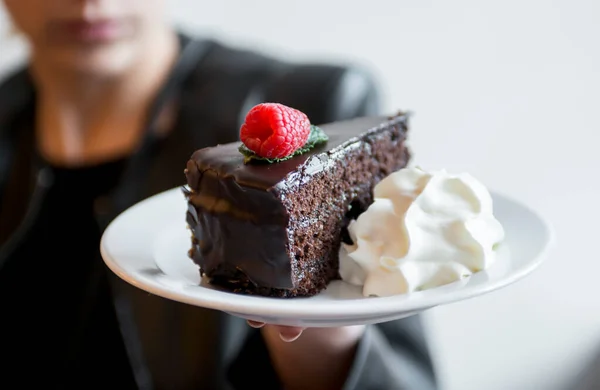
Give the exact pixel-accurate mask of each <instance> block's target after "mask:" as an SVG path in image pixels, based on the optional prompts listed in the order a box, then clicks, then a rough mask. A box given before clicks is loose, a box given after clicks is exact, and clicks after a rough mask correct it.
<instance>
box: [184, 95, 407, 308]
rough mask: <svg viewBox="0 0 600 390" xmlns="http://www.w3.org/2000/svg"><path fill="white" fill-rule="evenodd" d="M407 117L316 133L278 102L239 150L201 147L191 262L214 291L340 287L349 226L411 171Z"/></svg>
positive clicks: (190, 174) (264, 109)
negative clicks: (380, 189) (395, 178)
mask: <svg viewBox="0 0 600 390" xmlns="http://www.w3.org/2000/svg"><path fill="white" fill-rule="evenodd" d="M407 131H408V115H407V114H405V113H399V114H397V115H395V116H393V117H383V116H382V117H365V118H357V119H352V120H348V121H342V122H336V123H330V124H324V125H320V126H319V127H317V126H314V125H312V124H311V123H310V120H309V118H307V116H306V115H305V114H304V113H302V112H300V111H298V110H295V109H293V108H290V107H286V106H283V105H281V104H277V103H263V104H259V105H258V106H256V107H254V108H252V109H251V110H250V111H249V113H248V115H247V117H246V120H245V123H244V124H243V126H242V128H241V130H240V139H241V142H234V143H230V144H224V145H217V146H214V147H209V148H204V149H200V150H198V151H196V152H194V153H193V155H192V156H191V158H190V159H189V161H188V163H187V166H186V169H185V175H186V179H187V188H186V189H185V190H184V192H185V196H186V199H187V202H188V212H187V223H188V226H189V227H190V230H191V232H192V247H191V249H190V251H189V255H190V257H191V258H192V259H193V261H194V262H195V263H196V264H198V266H199V267H200V272H201V274H202V275H203V276H204V277H206V278H207V279H208V280H209V282H210V283H211V284H213V285H216V286H220V287H222V288H225V289H227V290H229V291H233V292H237V293H245V294H256V295H262V296H273V297H299V296H312V295H315V294H317V293H319V292H320V291H322V290H323V289H324V288H326V287H327V285H328V283H329V282H331V281H332V280H334V279H339V278H340V275H339V252H340V248H341V243H342V240H343V239H344V238H345V239H346V240H347V242H348V243H350V241H349V239H348V237H344V235H346V236H347V233H346V234H345V227H346V226H347V225H348V223H349V221H350V220H352V219H354V218H355V217H356V216H358V215H359V214H361V213H362V212H363V211H364V210H366V209H367V207H368V206H369V205H370V204H371V203H372V201H373V187H374V186H375V185H376V184H377V183H378V182H380V181H381V180H382V179H383V178H384V177H386V176H388V175H389V174H391V173H392V172H395V171H397V170H398V169H400V168H403V167H405V166H406V165H407V163H408V161H409V157H410V153H409V150H408V149H407V147H406V145H405V140H406V135H407Z"/></svg>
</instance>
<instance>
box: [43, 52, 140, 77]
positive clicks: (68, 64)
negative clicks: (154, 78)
mask: <svg viewBox="0 0 600 390" xmlns="http://www.w3.org/2000/svg"><path fill="white" fill-rule="evenodd" d="M131 46H132V45H128V44H118V45H104V46H100V45H98V46H94V47H79V48H76V47H69V48H53V49H52V53H45V54H46V55H44V56H40V58H39V59H40V60H42V61H41V62H43V63H44V64H46V65H50V66H53V67H56V68H57V69H61V70H65V71H69V72H73V73H74V74H83V75H88V76H95V77H114V76H118V75H121V74H123V73H125V72H127V71H128V70H130V69H131V68H132V67H133V66H135V63H136V60H137V57H138V56H137V54H136V52H137V51H136V50H135V49H134V48H133V47H131Z"/></svg>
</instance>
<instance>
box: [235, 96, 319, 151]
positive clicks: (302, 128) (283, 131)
mask: <svg viewBox="0 0 600 390" xmlns="http://www.w3.org/2000/svg"><path fill="white" fill-rule="evenodd" d="M309 135H310V121H309V120H308V117H307V116H306V114H304V113H303V112H301V111H298V110H296V109H294V108H290V107H287V106H284V105H283V104H279V103H262V104H259V105H256V106H254V107H253V108H252V109H251V110H250V111H249V112H248V115H246V120H245V122H244V124H243V125H242V128H241V130H240V138H241V140H242V142H243V143H244V145H246V147H247V148H248V149H250V150H252V151H253V152H254V153H256V154H257V155H258V156H260V157H264V158H271V159H274V158H283V157H286V156H289V155H290V154H292V153H294V152H295V151H296V150H298V149H299V148H301V147H302V146H303V145H304V144H305V143H306V141H307V140H308V136H309Z"/></svg>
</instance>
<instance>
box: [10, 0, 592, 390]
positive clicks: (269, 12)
mask: <svg viewBox="0 0 600 390" xmlns="http://www.w3.org/2000/svg"><path fill="white" fill-rule="evenodd" d="M171 3H172V7H171V8H172V11H173V17H174V20H175V21H176V22H178V23H181V24H182V25H184V26H186V28H187V30H188V31H191V32H194V33H197V34H210V35H212V36H214V37H216V38H218V39H221V40H223V41H225V42H227V43H231V44H235V45H240V46H248V47H251V48H254V49H260V50H263V51H265V52H266V53H272V54H273V55H277V56H280V57H284V58H289V59H293V60H298V61H300V60H319V61H355V62H357V63H360V64H363V65H366V66H369V67H370V68H371V69H372V70H373V71H374V72H376V74H377V76H378V77H379V79H380V81H381V84H382V89H383V91H384V94H385V109H386V111H388V112H393V111H395V110H396V109H400V108H402V109H410V110H412V111H414V112H415V117H414V120H413V124H412V132H411V135H410V136H411V145H412V148H413V150H414V151H415V161H416V162H418V163H419V164H420V165H421V166H423V167H425V168H433V169H437V168H442V167H445V168H447V169H448V170H450V171H470V172H471V173H472V174H474V175H475V176H476V177H478V178H480V179H481V180H482V181H484V183H485V184H487V185H488V186H489V187H491V188H492V189H498V190H500V191H502V192H504V193H507V194H509V195H513V196H515V197H517V198H520V199H522V200H523V201H525V202H527V203H529V204H531V205H532V206H534V207H535V208H537V209H538V210H539V211H540V212H542V213H543V214H544V215H545V216H546V217H547V218H548V219H549V220H550V221H551V222H552V224H553V226H554V229H555V232H556V238H557V242H556V245H555V246H554V250H553V251H552V252H551V255H550V257H549V258H548V259H547V261H546V262H545V264H544V265H543V266H542V267H541V268H540V269H539V270H537V271H536V272H534V274H532V275H530V276H529V277H527V278H526V279H524V280H522V281H520V282H518V283H517V284H515V285H513V286H510V287H508V288H505V289H503V290H500V291H497V292H494V293H491V294H489V295H486V296H483V297H480V298H476V299H472V300H469V301H465V302H462V303H456V304H452V305H448V306H446V307H439V308H435V309H432V310H431V311H430V312H428V313H427V316H426V318H427V326H428V329H429V332H430V336H431V341H432V343H433V346H434V353H435V358H436V361H437V364H438V367H439V370H440V376H441V379H442V383H443V389H444V390H507V389H508V390H521V389H522V390H537V389H543V390H553V389H571V388H573V386H572V383H573V381H574V380H575V379H576V378H577V376H578V373H579V372H580V371H581V369H583V368H584V367H585V366H586V365H587V364H589V362H590V360H591V358H592V357H593V356H594V355H595V354H596V353H598V352H600V258H599V255H598V244H599V243H600V237H599V234H600V228H599V225H598V222H599V221H600V207H599V206H598V204H599V202H600V175H599V173H598V172H599V168H600V155H599V154H598V149H599V148H600V135H599V134H600V110H599V109H598V108H599V107H600V92H599V91H600V45H599V41H600V2H598V1H593V0H589V1H566V0H565V1H534V0H529V1H514V0H510V1H502V2H500V1H497V2H490V1H487V2H482V1H468V0H455V1H446V2H444V1H425V0H423V1H416V0H414V1H394V0H370V1H359V0H346V1H341V0H339V1H338V0H303V1H297V2H292V1H281V0H253V1H249V0H219V1H193V0H187V1H184V0H179V1H171ZM492 3H493V4H492ZM0 14H2V11H1V10H0ZM0 16H2V15H0ZM0 19H1V18H0ZM6 25H7V23H6V21H1V20H0V29H2V30H5V29H4V27H5V26H6ZM23 53H24V51H23V47H22V46H21V45H20V43H19V42H18V41H15V40H8V38H6V37H2V38H0V71H1V70H2V69H6V68H7V67H8V66H11V65H13V64H14V63H16V62H17V61H18V60H19V58H21V56H22V54H23ZM598 369H599V370H600V367H598ZM598 386H599V388H600V384H599V385H598Z"/></svg>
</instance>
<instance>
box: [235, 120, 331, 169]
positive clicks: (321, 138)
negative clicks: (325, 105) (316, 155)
mask: <svg viewBox="0 0 600 390" xmlns="http://www.w3.org/2000/svg"><path fill="white" fill-rule="evenodd" d="M328 140H329V137H328V136H327V134H325V132H324V131H323V130H322V129H321V128H319V127H317V126H314V125H310V134H309V135H308V139H307V140H306V143H305V144H304V145H303V146H302V147H301V148H299V149H298V150H296V151H295V152H294V153H292V154H290V155H288V156H285V157H282V158H265V157H260V156H258V155H256V153H254V152H253V151H251V150H250V149H248V148H247V147H246V145H244V144H241V145H240V147H239V151H240V153H242V154H243V155H244V164H248V163H251V162H263V163H268V164H273V163H277V162H281V161H285V160H289V159H290V158H292V157H294V156H299V155H301V154H304V153H306V152H308V151H310V150H312V149H313V148H314V147H315V146H317V145H320V144H322V143H325V142H327V141H328Z"/></svg>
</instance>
